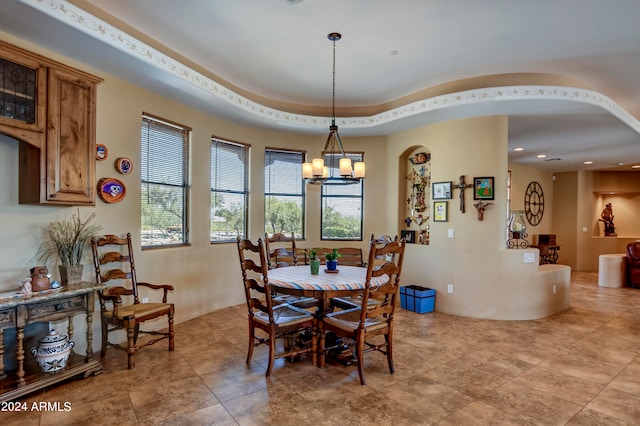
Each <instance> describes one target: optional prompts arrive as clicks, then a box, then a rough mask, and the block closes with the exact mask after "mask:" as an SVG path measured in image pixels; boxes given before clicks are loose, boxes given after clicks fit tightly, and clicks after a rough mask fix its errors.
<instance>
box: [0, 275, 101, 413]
mask: <svg viewBox="0 0 640 426" xmlns="http://www.w3.org/2000/svg"><path fill="white" fill-rule="evenodd" d="M104 287H105V286H104V285H96V284H94V283H89V282H85V283H81V284H77V285H69V286H66V287H65V288H63V289H61V290H55V291H49V292H41V293H34V294H33V295H32V296H30V297H15V298H9V299H0V401H10V400H14V399H16V398H18V397H20V396H23V395H26V394H29V393H31V392H33V391H36V390H38V389H42V388H44V387H46V386H50V385H52V384H54V383H57V382H60V381H63V380H66V379H69V378H71V377H75V376H80V375H82V376H84V377H87V376H89V375H91V374H97V373H100V372H101V371H102V364H101V363H100V361H98V360H96V359H94V358H93V330H92V327H93V310H94V304H95V292H96V291H99V290H101V289H103V288H104ZM42 293H44V294H42ZM77 314H85V316H86V321H87V333H86V336H85V337H86V342H87V350H86V355H79V354H76V353H74V352H73V351H72V352H71V355H70V356H69V361H68V362H67V365H66V366H65V367H64V368H63V369H61V370H59V371H56V372H53V373H45V372H42V371H41V369H40V367H39V366H38V365H37V363H36V362H35V360H34V357H33V356H31V354H29V353H28V349H29V348H25V347H24V329H25V326H27V325H29V324H33V323H35V322H49V321H59V320H67V321H68V327H67V336H68V339H69V340H73V338H74V334H73V332H74V328H73V317H74V316H75V315H77ZM7 329H15V330H16V362H17V367H16V369H15V371H5V369H4V362H3V356H4V343H3V333H4V330H7ZM43 337H44V336H43Z"/></svg>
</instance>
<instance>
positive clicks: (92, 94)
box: [0, 41, 102, 205]
mask: <svg viewBox="0 0 640 426" xmlns="http://www.w3.org/2000/svg"><path fill="white" fill-rule="evenodd" d="M0 69H1V70H0V73H3V74H6V75H15V76H16V77H15V78H13V80H10V79H9V80H7V79H4V78H3V79H0V132H1V133H4V134H7V135H9V136H11V137H13V138H16V139H18V140H19V143H20V150H19V162H20V165H19V166H20V167H19V202H20V203H21V204H59V205H94V204H95V194H96V188H95V186H96V179H95V139H96V137H95V135H96V126H95V122H96V86H97V84H98V83H99V82H100V81H102V80H101V79H100V78H98V77H95V76H93V75H91V74H88V73H85V72H83V71H80V70H77V69H74V68H71V67H68V66H66V65H64V64H61V63H58V62H55V61H52V60H50V59H47V58H45V57H42V56H40V55H36V54H34V53H31V52H28V51H26V50H23V49H20V48H18V47H15V46H12V45H10V44H7V43H4V42H1V41H0ZM14 82H16V84H14ZM32 86H35V87H32ZM29 108H33V113H32V114H27V113H24V111H30V109H29Z"/></svg>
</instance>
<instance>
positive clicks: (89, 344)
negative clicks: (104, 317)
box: [85, 312, 93, 362]
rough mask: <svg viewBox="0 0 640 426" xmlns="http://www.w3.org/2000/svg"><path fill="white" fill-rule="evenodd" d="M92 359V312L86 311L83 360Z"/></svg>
mask: <svg viewBox="0 0 640 426" xmlns="http://www.w3.org/2000/svg"><path fill="white" fill-rule="evenodd" d="M91 359H93V314H92V313H89V312H87V356H86V358H85V361H87V362H88V361H90V360H91Z"/></svg>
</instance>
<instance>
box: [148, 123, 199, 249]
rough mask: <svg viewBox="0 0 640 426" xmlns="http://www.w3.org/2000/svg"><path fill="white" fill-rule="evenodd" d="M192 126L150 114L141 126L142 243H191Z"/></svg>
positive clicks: (149, 245) (157, 244) (160, 244)
mask: <svg viewBox="0 0 640 426" xmlns="http://www.w3.org/2000/svg"><path fill="white" fill-rule="evenodd" d="M190 131H191V129H190V128H188V127H185V126H180V125H176V124H173V123H170V122H167V121H164V120H161V119H159V118H155V117H152V116H150V115H147V114H145V115H143V117H142V128H141V139H140V145H141V155H140V176H141V241H142V247H143V248H145V247H147V248H148V247H159V246H169V245H184V244H187V243H188V226H187V225H188V224H187V218H188V214H187V212H188V205H189V203H188V201H189V134H190Z"/></svg>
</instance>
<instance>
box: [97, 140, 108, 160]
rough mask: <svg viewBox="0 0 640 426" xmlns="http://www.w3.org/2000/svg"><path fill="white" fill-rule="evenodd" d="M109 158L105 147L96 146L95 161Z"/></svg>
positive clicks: (101, 145)
mask: <svg viewBox="0 0 640 426" xmlns="http://www.w3.org/2000/svg"><path fill="white" fill-rule="evenodd" d="M108 156H109V150H108V149H107V147H106V146H104V145H103V144H101V143H99V144H97V145H96V160H100V161H102V160H106V159H107V157H108Z"/></svg>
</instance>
